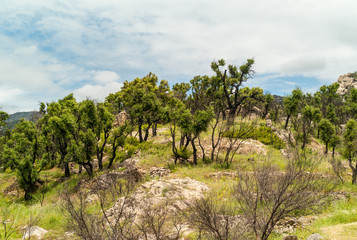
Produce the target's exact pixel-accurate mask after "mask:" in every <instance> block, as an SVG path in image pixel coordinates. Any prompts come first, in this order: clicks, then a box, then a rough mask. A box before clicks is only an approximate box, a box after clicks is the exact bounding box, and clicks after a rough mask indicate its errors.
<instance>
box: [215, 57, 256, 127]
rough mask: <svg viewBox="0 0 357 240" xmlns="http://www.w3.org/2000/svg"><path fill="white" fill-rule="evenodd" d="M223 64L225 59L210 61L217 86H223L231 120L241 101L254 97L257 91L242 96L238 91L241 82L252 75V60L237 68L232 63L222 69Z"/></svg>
mask: <svg viewBox="0 0 357 240" xmlns="http://www.w3.org/2000/svg"><path fill="white" fill-rule="evenodd" d="M225 65H226V63H225V61H224V60H223V59H220V60H218V61H217V62H215V61H214V62H212V64H211V69H212V70H213V71H214V72H215V73H216V76H215V78H216V79H217V82H218V83H219V86H221V87H222V88H223V96H224V103H225V106H226V109H227V110H228V111H229V113H228V115H229V118H228V119H229V120H230V121H233V119H234V117H235V115H236V113H237V109H238V108H239V106H240V105H241V104H242V103H243V101H244V100H245V99H246V98H248V97H250V98H254V97H255V96H256V94H257V92H255V91H252V95H250V96H246V95H245V96H242V93H241V91H240V88H241V86H242V84H243V83H244V82H246V81H247V80H248V79H250V78H252V77H253V75H254V71H253V65H254V60H253V59H248V60H247V62H246V63H245V64H243V65H241V66H240V67H239V68H238V67H237V66H234V65H229V66H228V69H225V70H223V69H222V68H223V67H224V66H225ZM227 70H228V71H227Z"/></svg>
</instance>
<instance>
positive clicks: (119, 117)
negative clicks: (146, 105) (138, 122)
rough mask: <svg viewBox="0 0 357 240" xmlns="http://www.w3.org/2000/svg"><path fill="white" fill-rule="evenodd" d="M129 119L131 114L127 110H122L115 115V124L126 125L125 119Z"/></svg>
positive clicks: (115, 125)
mask: <svg viewBox="0 0 357 240" xmlns="http://www.w3.org/2000/svg"><path fill="white" fill-rule="evenodd" d="M128 119H129V115H128V114H127V113H126V112H125V111H122V112H120V113H118V114H117V115H115V120H114V123H113V126H114V127H117V126H121V125H124V124H125V121H126V120H128Z"/></svg>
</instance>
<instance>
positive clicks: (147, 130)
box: [144, 124, 151, 142]
mask: <svg viewBox="0 0 357 240" xmlns="http://www.w3.org/2000/svg"><path fill="white" fill-rule="evenodd" d="M150 127H151V124H149V125H148V127H147V128H145V136H144V141H145V142H146V141H147V140H148V138H149V130H150Z"/></svg>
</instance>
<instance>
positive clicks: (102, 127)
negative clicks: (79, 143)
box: [95, 104, 114, 170]
mask: <svg viewBox="0 0 357 240" xmlns="http://www.w3.org/2000/svg"><path fill="white" fill-rule="evenodd" d="M97 114H98V125H97V127H96V128H95V135H96V136H95V139H96V142H97V147H96V153H97V159H98V167H99V170H102V169H103V155H104V149H105V146H106V144H107V141H108V138H109V136H110V131H111V129H112V126H113V122H114V115H113V114H111V113H110V112H109V111H108V110H107V108H106V107H105V106H104V105H103V104H98V106H97Z"/></svg>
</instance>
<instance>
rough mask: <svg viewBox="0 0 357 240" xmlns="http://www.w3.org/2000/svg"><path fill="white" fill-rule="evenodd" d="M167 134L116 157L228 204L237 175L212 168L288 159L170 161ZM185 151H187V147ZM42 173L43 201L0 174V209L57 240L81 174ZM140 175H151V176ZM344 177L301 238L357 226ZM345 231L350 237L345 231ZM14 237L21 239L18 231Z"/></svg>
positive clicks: (355, 200)
mask: <svg viewBox="0 0 357 240" xmlns="http://www.w3.org/2000/svg"><path fill="white" fill-rule="evenodd" d="M259 123H261V124H264V121H260V122H259ZM160 127H161V126H160ZM163 127H165V126H163ZM263 133H264V131H263ZM203 137H204V138H206V139H209V138H210V131H208V132H207V133H205V134H204V135H203ZM167 139H169V131H168V130H167V129H166V130H163V131H161V132H159V134H158V136H157V137H155V138H154V139H150V140H149V141H148V142H144V143H139V142H138V140H137V139H134V138H130V139H129V141H128V142H127V143H126V145H125V149H126V150H127V153H125V152H123V153H125V154H124V155H123V156H122V157H120V159H118V161H120V160H123V159H124V158H125V157H129V156H131V155H134V154H135V153H136V152H138V151H140V152H141V153H140V157H139V158H140V161H139V163H138V165H139V167H141V168H143V169H145V170H148V169H150V168H151V167H154V166H155V167H168V168H170V169H171V171H172V174H171V175H169V176H168V177H170V178H184V177H190V178H192V179H195V180H198V181H201V182H203V183H205V184H207V185H208V186H209V188H210V192H208V193H207V194H210V195H212V196H214V197H215V199H217V200H218V201H220V202H221V203H222V204H225V205H229V204H230V205H231V206H233V207H234V204H236V201H233V196H232V192H233V185H234V183H235V181H236V179H234V178H230V177H226V178H225V177H223V178H220V179H214V178H209V177H207V176H208V175H209V174H210V173H215V172H232V173H234V172H237V171H243V172H245V171H252V162H251V161H248V159H254V162H255V163H257V162H265V161H272V162H273V163H274V164H276V165H277V166H278V167H279V168H280V169H284V166H285V164H286V159H285V158H284V157H283V156H282V154H281V151H280V150H278V149H277V148H276V147H274V146H271V145H270V146H266V149H267V155H260V154H257V153H252V154H249V155H240V154H236V155H235V157H234V160H233V163H232V165H231V166H230V168H228V169H227V168H223V167H221V165H220V164H219V163H215V162H213V163H212V162H211V163H203V162H202V161H199V163H198V165H197V166H193V165H191V164H189V163H187V164H177V165H174V164H173V163H172V161H171V159H172V157H173V154H172V151H171V145H170V142H167V141H166V140H167ZM189 151H191V149H190V146H189ZM199 151H200V149H199ZM306 153H307V156H308V157H309V158H312V157H314V158H315V157H317V156H319V157H320V158H321V162H320V164H319V166H318V168H317V172H318V173H321V174H327V173H328V174H330V173H331V166H330V164H329V162H328V157H325V156H321V155H319V154H317V153H316V152H314V151H306ZM206 156H207V155H206ZM207 157H209V156H207ZM122 158H123V159H122ZM106 164H107V162H104V166H106ZM114 164H115V163H114ZM347 172H349V169H347ZM104 173H105V171H103V172H100V173H97V176H98V175H100V174H104ZM40 176H41V179H42V180H46V186H45V188H46V189H45V190H44V194H45V199H44V202H43V205H42V206H41V204H40V202H39V200H38V199H39V198H40V194H37V195H35V196H34V199H33V200H32V201H31V202H25V201H24V200H23V198H19V199H17V198H13V197H8V196H5V195H4V194H3V192H4V190H5V189H6V188H8V187H9V186H10V185H11V184H13V183H14V182H15V174H14V173H0V179H1V181H0V208H1V209H2V210H4V209H7V211H8V212H9V216H10V217H9V218H10V219H13V220H15V221H16V225H17V226H18V227H20V228H21V227H23V226H25V225H27V224H28V221H29V216H31V215H32V216H35V217H36V216H38V222H37V223H36V225H37V226H40V227H42V228H44V229H46V230H50V234H49V235H46V239H57V238H59V237H60V236H63V234H64V233H65V232H66V218H65V217H64V216H63V214H62V211H61V205H62V202H61V196H60V193H61V192H62V191H63V190H64V189H65V188H69V189H75V187H76V186H77V185H78V183H79V182H80V181H81V180H82V179H84V177H82V176H78V175H75V174H72V175H71V177H70V178H64V177H63V172H61V170H60V169H58V168H54V169H50V170H45V171H42V172H41V174H40ZM144 179H145V180H151V178H149V177H146V178H144ZM345 180H346V181H347V182H346V183H344V184H341V185H339V187H338V189H337V190H336V191H339V192H342V193H344V194H345V195H346V199H345V200H339V201H334V202H332V204H331V205H330V207H329V208H327V209H325V210H324V211H323V213H322V214H320V215H319V219H318V220H316V221H315V222H313V224H311V225H310V226H308V228H307V229H298V230H297V231H296V233H295V234H296V235H297V236H298V237H299V238H301V239H306V238H307V237H308V236H309V235H311V234H312V233H314V232H318V233H320V234H321V235H325V236H326V237H328V234H329V233H330V232H331V231H333V227H336V226H338V227H339V228H340V230H341V231H342V232H343V231H351V232H353V231H355V230H353V229H354V228H353V225H346V224H351V223H353V222H357V195H356V194H355V193H356V192H357V186H354V185H352V184H350V183H349V182H350V176H349V175H348V174H346V175H345ZM169 192H170V189H167V190H165V191H164V193H163V194H168V193H169ZM91 211H93V212H98V211H99V208H98V206H93V207H92V208H91ZM0 219H1V216H0ZM2 230H3V229H2V226H1V225H0V232H1V231H2ZM192 235H194V234H192ZM345 235H346V236H348V234H347V233H346V234H345ZM13 237H14V238H21V233H20V231H19V232H17V234H16V235H14V236H13ZM271 239H281V236H277V235H275V236H272V238H271Z"/></svg>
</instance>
